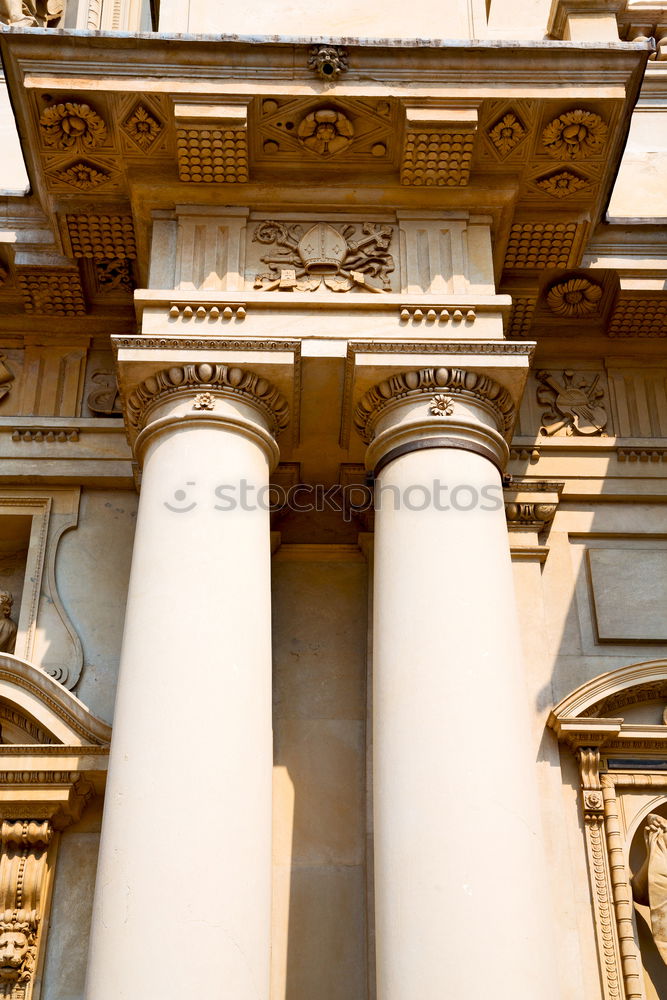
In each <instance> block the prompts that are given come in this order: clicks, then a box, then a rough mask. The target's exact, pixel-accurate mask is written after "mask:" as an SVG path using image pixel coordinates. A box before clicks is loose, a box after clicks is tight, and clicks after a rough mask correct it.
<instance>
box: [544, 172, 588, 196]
mask: <svg viewBox="0 0 667 1000" xmlns="http://www.w3.org/2000/svg"><path fill="white" fill-rule="evenodd" d="M536 184H537V187H538V188H540V189H541V190H542V191H545V192H546V193H547V194H550V195H551V196H552V198H567V197H568V196H569V195H571V194H576V192H577V191H585V190H587V189H588V188H589V187H590V184H589V182H588V181H587V180H586V179H585V178H584V177H580V176H579V174H575V173H574V171H572V170H561V171H560V172H558V173H555V174H549V175H548V176H547V177H541V178H540V179H539V180H537V181H536Z"/></svg>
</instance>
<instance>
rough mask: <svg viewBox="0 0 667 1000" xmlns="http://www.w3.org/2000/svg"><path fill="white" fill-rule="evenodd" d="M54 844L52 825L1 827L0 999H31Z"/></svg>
mask: <svg viewBox="0 0 667 1000" xmlns="http://www.w3.org/2000/svg"><path fill="white" fill-rule="evenodd" d="M52 838H53V829H52V826H51V823H50V821H49V820H39V819H33V820H30V819H24V820H23V819H16V820H3V822H2V825H1V826H0V845H1V847H2V854H1V855H0V997H11V998H12V1000H30V997H31V996H32V990H33V981H34V975H35V967H36V964H37V958H38V949H39V945H40V925H41V923H42V920H43V916H44V901H45V898H46V887H47V879H48V873H49V863H48V850H49V844H50V843H51V841H52Z"/></svg>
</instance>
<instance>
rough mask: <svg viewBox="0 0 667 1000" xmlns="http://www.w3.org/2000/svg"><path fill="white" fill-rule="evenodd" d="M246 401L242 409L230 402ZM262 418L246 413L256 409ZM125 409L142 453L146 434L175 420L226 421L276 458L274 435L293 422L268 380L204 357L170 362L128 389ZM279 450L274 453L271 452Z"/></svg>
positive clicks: (281, 395)
mask: <svg viewBox="0 0 667 1000" xmlns="http://www.w3.org/2000/svg"><path fill="white" fill-rule="evenodd" d="M225 403H226V404H229V403H232V404H239V403H240V404H242V411H243V412H236V413H232V412H231V409H230V406H229V405H225ZM253 411H254V413H255V414H257V415H258V416H259V417H260V423H257V422H256V421H254V420H252V419H250V420H249V419H248V417H249V416H250V415H251V414H252V413H253ZM125 412H126V416H127V421H128V429H129V432H130V438H131V439H132V440H133V444H134V448H135V452H137V453H138V454H141V452H142V451H143V448H144V446H145V442H146V439H147V437H149V436H151V435H152V434H153V433H155V432H156V431H158V430H159V429H160V428H162V427H166V426H171V425H173V423H174V422H183V421H190V422H191V421H199V422H200V423H201V422H205V423H208V424H210V423H211V422H223V423H226V424H232V423H233V424H236V425H237V426H238V427H239V429H243V428H244V427H246V425H247V427H246V430H249V429H250V424H251V423H252V425H253V426H252V432H253V434H254V436H259V437H260V438H262V440H263V443H264V445H265V446H266V447H267V448H268V450H269V451H270V452H271V453H272V457H273V459H274V464H275V461H277V457H278V453H277V446H276V444H275V441H274V438H275V437H276V435H277V434H278V433H279V432H280V431H281V430H284V429H285V427H287V425H288V423H289V415H290V414H289V405H288V403H287V400H286V399H285V397H284V396H283V394H282V393H281V392H280V390H279V389H277V388H276V386H274V385H273V384H272V383H271V382H269V380H268V379H266V378H264V377H263V376H262V375H258V374H257V373H256V372H253V371H249V370H248V369H245V368H239V367H237V366H233V365H226V364H220V363H216V362H208V361H202V362H198V363H193V364H180V365H171V366H170V367H169V368H163V369H161V370H159V371H156V372H155V373H154V374H152V375H148V376H147V378H145V379H144V380H143V381H142V382H141V383H139V385H137V386H136V387H135V388H134V389H132V391H131V392H130V393H129V394H128V396H127V398H126V400H125ZM273 453H275V454H273Z"/></svg>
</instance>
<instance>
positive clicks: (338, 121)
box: [297, 108, 354, 156]
mask: <svg viewBox="0 0 667 1000" xmlns="http://www.w3.org/2000/svg"><path fill="white" fill-rule="evenodd" d="M297 138H298V140H299V142H300V143H301V145H302V146H304V147H305V148H306V149H309V150H310V151H311V152H312V153H317V154H318V155H319V156H333V155H334V154H335V153H340V152H341V151H342V150H344V149H347V147H348V146H349V145H350V143H351V142H352V139H353V138H354V126H353V125H352V122H351V121H350V119H349V118H348V117H347V116H346V115H344V114H343V112H342V111H336V109H335V108H320V109H319V110H318V111H311V112H310V114H308V115H306V117H305V118H303V119H302V121H301V122H300V124H299V127H298V129H297Z"/></svg>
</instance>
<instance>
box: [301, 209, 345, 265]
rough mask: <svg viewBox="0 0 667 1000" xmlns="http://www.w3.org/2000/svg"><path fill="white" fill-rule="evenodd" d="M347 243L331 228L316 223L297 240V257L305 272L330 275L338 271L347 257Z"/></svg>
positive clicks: (325, 224) (326, 224)
mask: <svg viewBox="0 0 667 1000" xmlns="http://www.w3.org/2000/svg"><path fill="white" fill-rule="evenodd" d="M347 249H348V248H347V243H346V241H345V239H344V238H343V237H342V236H341V234H340V233H339V232H337V231H336V230H335V229H334V228H333V226H330V225H328V223H326V222H318V223H317V225H316V226H313V227H312V228H311V229H309V230H308V232H307V233H306V234H305V235H304V236H302V237H301V239H300V240H299V245H298V250H299V256H300V257H301V260H302V261H303V265H304V267H305V269H306V271H309V272H314V273H315V274H330V273H332V272H333V273H334V274H335V273H336V272H337V271H339V270H340V266H341V264H342V263H343V261H344V260H345V257H346V255H347Z"/></svg>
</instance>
